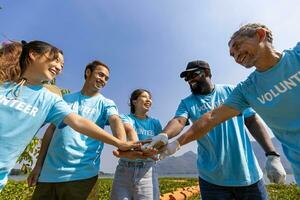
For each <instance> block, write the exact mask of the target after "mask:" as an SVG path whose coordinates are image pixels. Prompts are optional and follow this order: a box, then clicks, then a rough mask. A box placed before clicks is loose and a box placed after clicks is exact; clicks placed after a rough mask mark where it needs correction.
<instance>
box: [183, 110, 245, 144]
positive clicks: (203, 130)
mask: <svg viewBox="0 0 300 200" xmlns="http://www.w3.org/2000/svg"><path fill="white" fill-rule="evenodd" d="M239 113H240V112H239V111H238V110H235V109H233V108H231V107H228V106H225V105H221V106H220V107H218V108H216V109H214V110H212V111H210V112H207V113H205V114H204V115H202V117H201V118H200V119H198V120H197V121H195V122H194V123H193V125H192V127H191V128H190V129H188V130H187V131H186V132H185V133H184V134H183V135H181V136H180V137H179V138H178V142H179V144H180V145H185V144H187V143H189V142H192V141H194V140H197V139H199V138H201V137H203V136H204V135H206V134H207V133H208V132H209V131H210V130H212V129H213V128H214V127H215V126H217V125H218V124H220V123H222V122H224V121H226V120H227V119H230V118H232V117H234V116H236V115H238V114H239Z"/></svg>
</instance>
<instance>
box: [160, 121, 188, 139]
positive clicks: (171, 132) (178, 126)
mask: <svg viewBox="0 0 300 200" xmlns="http://www.w3.org/2000/svg"><path fill="white" fill-rule="evenodd" d="M185 122H186V121H185ZM185 122H183V123H180V121H179V120H177V119H176V118H174V119H172V120H170V121H169V122H168V124H167V125H166V127H165V128H164V129H163V131H162V132H163V133H166V134H167V135H168V138H169V139H171V138H173V137H175V136H177V135H178V134H179V133H180V132H181V131H182V129H183V128H184V125H185Z"/></svg>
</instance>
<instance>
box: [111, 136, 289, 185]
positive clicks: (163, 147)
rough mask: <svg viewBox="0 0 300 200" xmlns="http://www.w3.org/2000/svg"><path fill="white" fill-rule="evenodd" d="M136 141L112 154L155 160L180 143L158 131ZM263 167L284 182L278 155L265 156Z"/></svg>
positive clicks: (272, 178)
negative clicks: (126, 148) (149, 137)
mask: <svg viewBox="0 0 300 200" xmlns="http://www.w3.org/2000/svg"><path fill="white" fill-rule="evenodd" d="M137 143H139V144H140V145H139V146H138V147H136V148H134V149H132V150H129V151H121V150H115V151H113V154H114V155H115V156H117V157H124V158H129V159H133V160H134V159H147V158H151V159H152V160H155V161H157V160H162V159H164V158H166V157H167V156H170V155H172V154H174V153H175V152H176V151H178V150H179V149H180V144H179V142H178V141H177V140H175V141H173V142H171V143H168V135H167V134H165V133H160V134H159V135H156V136H154V137H152V138H151V139H148V140H143V141H139V142H137ZM158 154H159V156H158ZM265 169H266V173H267V176H268V178H269V180H270V182H273V183H284V182H285V178H286V172H285V170H284V168H283V166H282V164H281V162H280V157H278V156H273V155H269V156H267V160H266V166H265Z"/></svg>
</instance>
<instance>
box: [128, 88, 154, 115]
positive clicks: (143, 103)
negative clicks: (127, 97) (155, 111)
mask: <svg viewBox="0 0 300 200" xmlns="http://www.w3.org/2000/svg"><path fill="white" fill-rule="evenodd" d="M133 105H134V107H135V112H136V113H147V112H148V111H149V110H150V107H151V106H152V98H151V95H150V94H149V93H148V92H142V93H141V94H140V95H139V96H138V98H137V99H136V100H133Z"/></svg>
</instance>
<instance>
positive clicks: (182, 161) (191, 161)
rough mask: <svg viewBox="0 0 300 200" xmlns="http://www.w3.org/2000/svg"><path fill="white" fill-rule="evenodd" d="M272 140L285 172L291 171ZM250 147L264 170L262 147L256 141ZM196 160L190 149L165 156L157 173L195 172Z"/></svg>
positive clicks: (279, 145) (277, 144)
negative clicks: (180, 153)
mask: <svg viewBox="0 0 300 200" xmlns="http://www.w3.org/2000/svg"><path fill="white" fill-rule="evenodd" d="M272 141H273V144H274V146H275V148H276V150H277V151H278V152H279V154H280V155H281V162H282V164H283V167H284V168H285V170H286V172H287V173H292V170H291V166H290V164H289V162H288V161H287V159H286V157H285V156H284V154H283V151H282V148H281V144H280V143H279V141H278V140H277V139H275V138H274V139H272ZM252 147H253V150H254V153H255V155H256V158H257V160H258V163H259V165H260V167H261V169H262V170H264V167H265V162H266V156H265V153H264V151H263V149H262V148H261V147H260V146H259V144H258V143H257V142H256V141H253V142H252ZM196 161H197V154H195V153H194V152H192V151H189V152H187V153H185V154H183V155H181V156H177V157H174V156H171V157H169V158H166V159H165V160H162V161H160V162H158V174H159V175H172V174H174V175H175V174H176V175H178V174H197V173H198V171H197V167H196Z"/></svg>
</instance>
